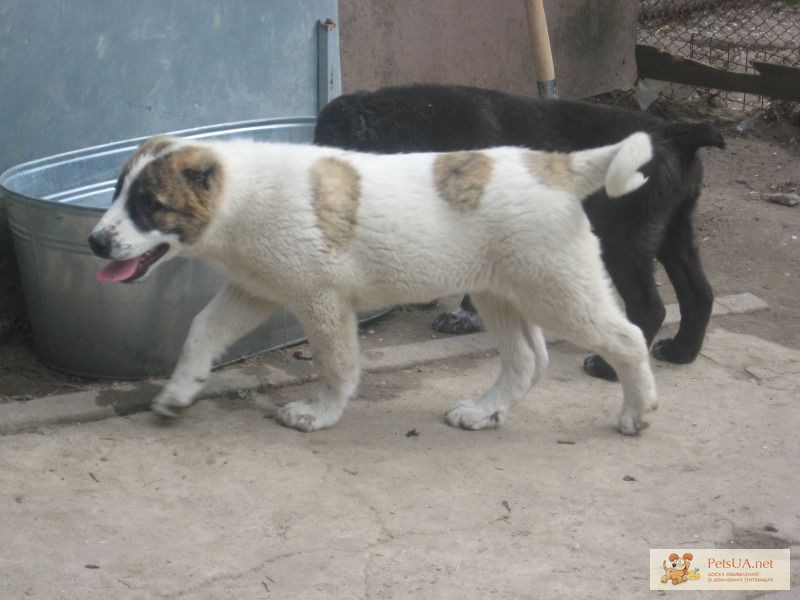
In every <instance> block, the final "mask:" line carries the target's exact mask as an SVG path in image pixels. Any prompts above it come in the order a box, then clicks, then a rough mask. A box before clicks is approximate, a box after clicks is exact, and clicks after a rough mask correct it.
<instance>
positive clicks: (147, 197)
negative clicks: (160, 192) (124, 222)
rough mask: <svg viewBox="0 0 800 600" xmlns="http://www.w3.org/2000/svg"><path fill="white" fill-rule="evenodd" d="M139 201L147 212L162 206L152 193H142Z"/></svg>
mask: <svg viewBox="0 0 800 600" xmlns="http://www.w3.org/2000/svg"><path fill="white" fill-rule="evenodd" d="M141 203H142V206H143V207H144V209H145V210H146V211H148V212H154V211H157V210H159V209H161V208H163V207H164V205H163V204H161V202H159V201H158V198H156V197H155V196H154V195H153V194H142V196H141Z"/></svg>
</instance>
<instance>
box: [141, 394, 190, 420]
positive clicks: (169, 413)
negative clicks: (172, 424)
mask: <svg viewBox="0 0 800 600" xmlns="http://www.w3.org/2000/svg"><path fill="white" fill-rule="evenodd" d="M191 405H192V399H191V398H180V397H179V396H177V395H176V394H173V393H169V392H167V391H166V390H164V391H162V392H161V393H160V394H159V395H158V396H156V397H155V399H153V402H152V403H151V404H150V410H152V411H153V412H154V413H156V414H158V415H161V416H162V417H167V418H171V419H174V418H176V417H180V416H181V414H182V413H183V411H185V410H186V409H187V408H189V407H190V406H191Z"/></svg>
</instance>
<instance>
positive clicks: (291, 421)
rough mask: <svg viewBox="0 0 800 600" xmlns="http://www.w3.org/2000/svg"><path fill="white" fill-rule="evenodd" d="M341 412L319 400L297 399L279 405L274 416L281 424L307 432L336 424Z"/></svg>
mask: <svg viewBox="0 0 800 600" xmlns="http://www.w3.org/2000/svg"><path fill="white" fill-rule="evenodd" d="M341 414H342V411H341V410H338V409H336V408H334V407H330V406H325V405H323V404H321V403H319V402H313V401H306V400H297V401H295V402H289V404H285V405H284V406H281V407H280V408H279V409H278V410H277V411H276V413H275V418H276V419H277V420H278V422H279V423H280V424H281V425H285V426H286V427H292V428H294V429H297V430H298V431H305V432H309V431H317V430H318V429H324V428H326V427H332V426H333V425H336V423H337V421H338V420H339V417H340V416H341Z"/></svg>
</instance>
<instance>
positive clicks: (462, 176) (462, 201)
mask: <svg viewBox="0 0 800 600" xmlns="http://www.w3.org/2000/svg"><path fill="white" fill-rule="evenodd" d="M491 174H492V159H491V158H489V157H488V156H486V155H485V154H481V153H480V152H453V153H450V154H442V155H440V156H438V157H437V158H436V160H435V161H434V163H433V182H434V184H435V185H436V190H437V191H438V192H439V195H440V196H441V197H442V198H444V199H445V200H446V201H447V203H448V204H450V206H452V207H453V208H455V209H457V210H460V211H466V210H473V209H475V208H477V207H478V204H479V203H480V200H481V197H482V196H483V190H484V189H485V188H486V184H487V183H488V182H489V177H490V176H491Z"/></svg>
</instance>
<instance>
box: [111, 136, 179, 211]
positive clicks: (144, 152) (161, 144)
mask: <svg viewBox="0 0 800 600" xmlns="http://www.w3.org/2000/svg"><path fill="white" fill-rule="evenodd" d="M177 141H178V140H176V139H175V138H171V137H169V136H166V135H156V136H154V137H151V138H148V139H146V140H145V141H143V142H142V143H141V144H139V147H138V148H137V149H136V152H134V153H133V154H131V155H130V156H129V157H128V159H127V160H126V161H125V163H124V164H123V165H122V171H121V173H120V175H119V179H117V186H116V188H115V189H114V200H116V199H117V196H119V193H120V191H121V190H122V182H123V181H124V180H125V178H126V177H127V176H128V173H130V172H131V169H132V168H133V165H135V164H136V162H137V161H138V160H139V159H140V158H142V157H143V156H156V155H158V154H159V153H160V152H162V151H163V150H166V149H167V148H169V147H170V146H172V145H173V144H175V143H177Z"/></svg>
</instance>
